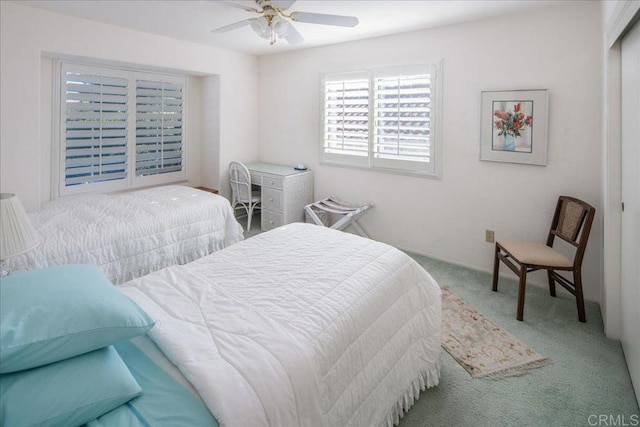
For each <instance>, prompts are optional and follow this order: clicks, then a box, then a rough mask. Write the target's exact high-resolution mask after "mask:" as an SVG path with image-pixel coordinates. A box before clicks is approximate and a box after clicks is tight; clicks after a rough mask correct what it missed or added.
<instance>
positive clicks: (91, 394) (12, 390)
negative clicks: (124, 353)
mask: <svg viewBox="0 0 640 427" xmlns="http://www.w3.org/2000/svg"><path fill="white" fill-rule="evenodd" d="M141 393H142V389H141V388H140V386H139V385H138V383H137V382H136V380H135V379H134V378H133V376H132V375H131V372H129V369H128V368H127V366H126V365H125V364H124V362H123V361H122V359H121V358H120V356H119V355H118V352H117V351H116V350H115V349H114V348H113V347H105V348H102V349H100V350H96V351H93V352H91V353H86V354H83V355H81V356H76V357H73V358H71V359H67V360H63V361H61V362H57V363H51V364H49V365H47V366H42V367H40V368H35V369H28V370H26V371H20V372H13V373H10V374H3V375H0V425H4V426H16V427H20V426H74V427H75V426H79V425H82V424H85V423H87V422H89V421H91V420H93V419H95V418H97V417H99V416H100V415H102V414H104V413H106V412H108V411H111V410H112V409H114V408H116V407H118V406H120V405H122V404H124V403H126V402H128V401H129V400H131V399H133V398H134V397H136V396H139V395H140V394H141Z"/></svg>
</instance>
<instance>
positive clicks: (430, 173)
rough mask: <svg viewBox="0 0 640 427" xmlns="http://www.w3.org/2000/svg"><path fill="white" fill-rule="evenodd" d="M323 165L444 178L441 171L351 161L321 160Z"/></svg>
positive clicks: (437, 178) (428, 177) (417, 176)
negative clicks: (368, 164) (379, 165)
mask: <svg viewBox="0 0 640 427" xmlns="http://www.w3.org/2000/svg"><path fill="white" fill-rule="evenodd" d="M320 165H321V166H332V167H339V168H346V169H356V170H361V171H367V172H381V173H387V174H392V175H404V176H412V177H416V178H426V179H436V180H442V173H441V172H436V173H433V172H426V171H417V170H405V169H391V168H382V167H374V166H357V165H352V164H349V163H340V162H331V161H326V160H323V161H320Z"/></svg>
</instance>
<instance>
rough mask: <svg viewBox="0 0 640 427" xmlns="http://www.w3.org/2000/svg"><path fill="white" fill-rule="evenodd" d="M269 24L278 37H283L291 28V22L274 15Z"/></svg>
mask: <svg viewBox="0 0 640 427" xmlns="http://www.w3.org/2000/svg"><path fill="white" fill-rule="evenodd" d="M271 26H272V27H273V31H274V32H275V33H276V34H277V35H278V37H280V38H283V37H285V36H286V35H287V34H288V33H289V30H290V29H291V23H289V21H287V20H286V19H282V18H281V17H279V16H274V17H273V19H272V20H271Z"/></svg>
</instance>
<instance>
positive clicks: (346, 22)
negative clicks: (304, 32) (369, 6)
mask: <svg viewBox="0 0 640 427" xmlns="http://www.w3.org/2000/svg"><path fill="white" fill-rule="evenodd" d="M291 19H293V20H294V21H296V22H308V23H310V24H325V25H337V26H339V27H355V26H356V25H358V23H359V21H358V18H356V17H355V16H343V15H327V14H324V13H311V12H291Z"/></svg>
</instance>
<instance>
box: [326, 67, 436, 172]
mask: <svg viewBox="0 0 640 427" xmlns="http://www.w3.org/2000/svg"><path fill="white" fill-rule="evenodd" d="M440 67H441V64H440V63H435V64H431V65H418V66H408V67H393V68H379V69H374V70H370V71H361V72H353V73H340V74H325V75H324V76H323V91H324V102H323V142H322V144H323V145H322V161H323V162H326V163H329V164H332V163H334V164H342V165H349V166H357V167H367V168H374V169H378V170H384V171H390V172H394V171H397V172H398V173H410V174H418V175H423V176H433V177H439V176H440V165H439V161H438V156H437V155H438V154H439V150H438V149H437V147H436V145H437V136H438V135H437V132H436V128H437V126H436V125H437V121H436V119H437V117H436V116H437V115H436V112H437V111H438V110H439V104H440V103H441V102H440V99H439V98H438V96H439V93H440V90H439V88H440V86H441V84H442V83H441V79H440V77H439V70H440Z"/></svg>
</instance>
